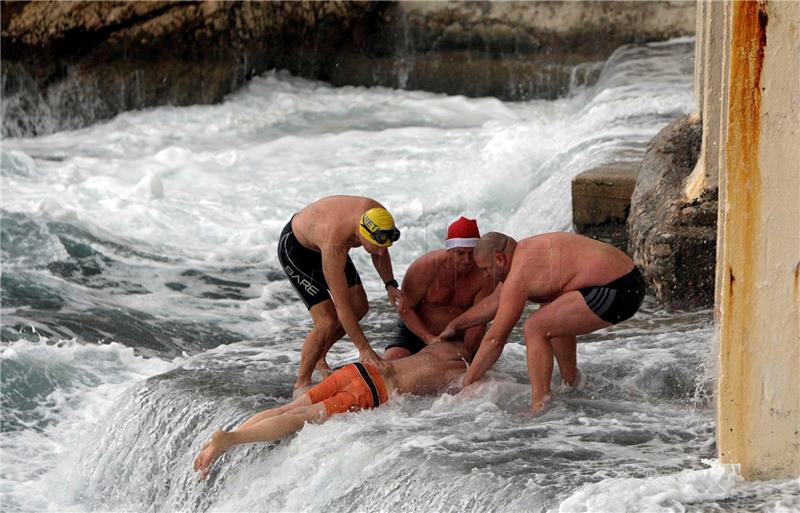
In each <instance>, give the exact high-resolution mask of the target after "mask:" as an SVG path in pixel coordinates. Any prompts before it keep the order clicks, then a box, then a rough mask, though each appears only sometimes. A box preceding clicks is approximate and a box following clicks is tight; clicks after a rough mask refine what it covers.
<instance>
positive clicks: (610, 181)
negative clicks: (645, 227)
mask: <svg viewBox="0 0 800 513" xmlns="http://www.w3.org/2000/svg"><path fill="white" fill-rule="evenodd" d="M638 176H639V164H638V163H637V162H616V163H613V164H608V165H605V166H600V167H596V168H593V169H590V170H588V171H584V172H583V173H581V174H579V175H578V176H576V177H575V178H573V179H572V222H573V225H574V228H575V233H580V234H583V235H588V236H590V237H593V238H596V239H601V240H604V241H607V242H611V243H612V244H614V245H615V246H617V247H620V248H622V249H625V248H626V246H627V240H628V237H627V229H626V225H625V223H626V221H627V219H628V212H629V211H630V205H631V197H632V196H633V190H634V187H635V186H636V179H637V177H638Z"/></svg>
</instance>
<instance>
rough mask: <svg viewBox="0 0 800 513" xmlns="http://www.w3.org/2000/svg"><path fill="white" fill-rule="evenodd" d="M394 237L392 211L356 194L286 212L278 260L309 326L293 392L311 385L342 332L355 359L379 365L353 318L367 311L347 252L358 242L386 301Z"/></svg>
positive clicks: (394, 293)
mask: <svg viewBox="0 0 800 513" xmlns="http://www.w3.org/2000/svg"><path fill="white" fill-rule="evenodd" d="M399 238H400V231H399V230H398V229H397V227H396V226H395V224H394V218H393V217H392V215H391V214H390V213H389V212H388V211H387V210H386V209H385V208H383V205H381V204H380V203H378V202H377V201H375V200H373V199H370V198H365V197H361V196H329V197H326V198H322V199H320V200H318V201H316V202H314V203H312V204H310V205H308V206H307V207H305V208H304V209H303V210H301V211H300V212H298V213H296V214H295V215H294V216H292V219H291V220H290V221H289V223H288V224H287V225H286V226H285V227H284V229H283V231H282V232H281V235H280V238H279V240H278V260H280V263H281V267H282V268H283V271H284V272H285V273H286V276H287V277H288V278H289V282H290V283H291V284H292V286H293V287H294V289H295V291H296V292H297V294H298V295H299V296H300V298H301V299H302V300H303V302H304V303H305V305H306V307H307V308H308V311H309V313H310V314H311V319H312V320H313V321H314V327H313V328H312V330H311V332H310V333H309V334H308V336H307V337H306V339H305V341H304V342H303V349H302V352H301V353H300V370H299V372H298V375H297V381H296V382H295V385H294V389H295V394H297V393H301V392H303V391H304V390H305V389H307V388H308V387H309V386H310V385H311V374H312V373H313V372H314V368H315V367H316V368H317V369H319V370H320V371H322V372H323V374H325V373H327V372H329V370H330V369H329V368H328V366H327V364H326V362H325V355H326V354H327V353H328V351H329V350H330V348H331V346H333V344H334V343H336V342H337V341H338V340H339V339H341V338H342V337H343V336H344V335H345V333H346V334H347V335H350V338H351V339H352V340H353V344H355V346H356V348H358V355H359V359H360V360H362V361H365V362H369V363H372V364H373V365H376V366H379V367H380V366H382V365H383V364H384V363H383V360H382V359H381V357H379V356H378V355H377V354H376V353H375V351H374V350H373V349H372V347H370V345H369V342H368V341H367V338H366V337H365V336H364V332H363V331H362V330H361V326H360V325H359V324H358V321H359V320H361V318H362V317H364V315H366V313H367V310H368V309H369V304H368V303H367V294H366V292H365V291H364V287H363V286H362V285H361V278H360V277H359V275H358V271H356V268H355V266H354V265H353V261H352V260H351V259H350V256H349V251H350V250H351V249H352V248H357V247H359V246H361V247H363V248H364V250H366V251H367V253H369V254H370V255H371V256H372V263H373V265H374V266H375V270H376V271H378V274H379V275H380V277H381V279H382V280H383V282H384V284H385V285H386V290H387V293H388V296H389V302H390V303H391V304H392V306H395V305H396V304H397V302H398V301H399V300H401V299H402V292H401V291H400V289H399V287H398V284H397V281H396V280H395V279H394V273H393V271H392V260H391V258H390V257H389V251H388V248H389V246H391V245H392V244H393V243H394V242H396V241H397V240H398V239H399Z"/></svg>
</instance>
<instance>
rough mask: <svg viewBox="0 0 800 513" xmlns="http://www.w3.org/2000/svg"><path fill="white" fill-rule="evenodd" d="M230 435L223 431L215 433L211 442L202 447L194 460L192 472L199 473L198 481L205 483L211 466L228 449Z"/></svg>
mask: <svg viewBox="0 0 800 513" xmlns="http://www.w3.org/2000/svg"><path fill="white" fill-rule="evenodd" d="M229 439H230V433H226V432H225V431H215V432H214V434H213V435H211V440H209V441H208V442H206V443H205V445H203V448H202V450H201V451H200V454H198V455H197V457H196V458H195V459H194V470H195V472H198V471H199V472H200V476H199V477H198V479H199V480H200V481H205V479H206V476H208V472H209V470H211V465H212V464H213V463H214V461H216V459H217V458H219V457H220V455H221V454H222V453H223V452H225V450H226V449H227V448H228V447H230V440H229Z"/></svg>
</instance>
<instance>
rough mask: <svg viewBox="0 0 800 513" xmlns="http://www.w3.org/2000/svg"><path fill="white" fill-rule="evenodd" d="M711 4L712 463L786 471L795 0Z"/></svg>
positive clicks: (797, 344) (794, 457) (799, 90)
mask: <svg viewBox="0 0 800 513" xmlns="http://www.w3.org/2000/svg"><path fill="white" fill-rule="evenodd" d="M716 4H717V2H711V3H710V4H709V5H705V6H703V12H704V16H706V17H708V19H707V21H708V22H709V24H708V25H707V26H708V27H709V29H708V30H707V31H706V32H705V37H704V38H703V44H704V46H705V49H704V52H705V54H704V55H705V57H704V60H705V62H706V63H707V66H708V67H707V69H706V71H707V72H708V73H707V74H705V75H704V77H705V79H704V84H703V91H704V98H705V100H704V103H703V105H704V109H709V105H710V103H711V104H713V102H714V96H715V95H718V94H720V93H718V92H714V91H715V89H714V88H715V87H717V88H719V89H720V92H721V94H722V95H723V108H722V110H721V112H720V113H719V115H718V116H717V115H714V116H712V117H713V119H714V121H713V122H712V123H710V125H709V126H708V127H706V129H707V130H708V131H709V137H710V139H713V138H714V137H716V135H715V134H717V133H720V134H721V138H720V140H721V141H724V142H725V148H724V151H717V150H716V149H715V148H714V147H713V146H712V145H711V144H707V145H706V147H705V152H706V153H705V157H704V160H705V162H706V165H709V164H713V165H716V166H718V169H719V187H720V216H719V221H720V225H719V228H720V229H719V238H718V251H717V270H718V271H717V276H718V282H717V304H716V310H717V313H718V323H719V330H720V362H719V364H720V368H719V391H718V422H717V443H718V447H719V453H720V459H721V460H722V462H724V463H739V464H741V469H742V474H743V475H744V476H745V477H746V478H749V479H776V478H789V477H797V476H800V393H798V387H800V172H799V171H798V170H799V169H800V144H798V141H800V59H799V58H798V56H799V55H800V3H799V2H781V1H774V0H771V1H768V2H765V1H762V2H735V3H732V4H722V3H721V2H720V4H721V5H716ZM713 45H719V48H721V49H722V59H721V60H720V61H719V62H718V65H717V63H713V59H710V56H711V55H712V54H713V52H714V50H713ZM710 62H712V63H713V64H711V65H709V63H710ZM720 77H721V79H722V82H721V83H720ZM711 110H713V107H711ZM704 113H706V112H704ZM706 114H708V113H706Z"/></svg>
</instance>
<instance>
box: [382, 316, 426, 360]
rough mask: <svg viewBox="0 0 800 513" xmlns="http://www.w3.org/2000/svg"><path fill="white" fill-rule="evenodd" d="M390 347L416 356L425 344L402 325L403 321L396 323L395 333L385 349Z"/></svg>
mask: <svg viewBox="0 0 800 513" xmlns="http://www.w3.org/2000/svg"><path fill="white" fill-rule="evenodd" d="M392 347H402V348H403V349H406V350H407V351H409V352H410V353H411V354H416V353H419V352H420V351H421V350H422V348H423V347H425V342H424V341H423V340H422V339H421V338H419V337H418V336H416V335H415V334H414V332H413V331H411V330H410V329H408V326H406V325H405V324H403V321H398V323H397V332H396V333H395V335H394V339H393V340H392V341H391V342H390V343H389V345H387V346H386V349H387V350H388V349H389V348H392Z"/></svg>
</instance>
